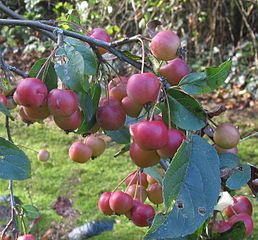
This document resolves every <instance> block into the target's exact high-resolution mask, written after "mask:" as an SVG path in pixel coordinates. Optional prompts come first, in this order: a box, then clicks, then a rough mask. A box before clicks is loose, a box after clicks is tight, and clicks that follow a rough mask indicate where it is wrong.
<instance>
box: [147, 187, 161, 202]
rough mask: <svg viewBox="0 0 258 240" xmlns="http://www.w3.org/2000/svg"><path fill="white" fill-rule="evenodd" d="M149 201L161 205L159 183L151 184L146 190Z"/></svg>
mask: <svg viewBox="0 0 258 240" xmlns="http://www.w3.org/2000/svg"><path fill="white" fill-rule="evenodd" d="M147 194H148V198H149V200H150V201H151V202H152V203H154V204H161V203H163V196H162V187H161V186H160V184H159V183H153V184H151V185H150V186H149V187H148V189H147Z"/></svg>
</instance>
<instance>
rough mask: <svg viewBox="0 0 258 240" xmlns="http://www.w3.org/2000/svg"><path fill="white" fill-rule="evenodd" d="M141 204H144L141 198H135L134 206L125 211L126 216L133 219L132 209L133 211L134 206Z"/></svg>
mask: <svg viewBox="0 0 258 240" xmlns="http://www.w3.org/2000/svg"><path fill="white" fill-rule="evenodd" d="M139 204H142V203H141V202H140V200H138V199H134V200H133V207H132V208H131V209H130V210H129V211H128V212H126V213H125V216H126V217H127V218H128V219H132V215H131V211H132V209H133V208H134V207H136V206H137V205H139Z"/></svg>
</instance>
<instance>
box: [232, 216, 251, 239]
mask: <svg viewBox="0 0 258 240" xmlns="http://www.w3.org/2000/svg"><path fill="white" fill-rule="evenodd" d="M228 222H229V223H230V224H231V225H232V226H233V225H234V224H235V223H237V222H244V224H245V237H246V238H247V237H248V236H249V235H250V233H251V232H252V231H253V229H254V223H253V220H252V218H251V217H250V215H248V214H246V213H240V214H238V215H233V216H232V217H230V218H229V219H228Z"/></svg>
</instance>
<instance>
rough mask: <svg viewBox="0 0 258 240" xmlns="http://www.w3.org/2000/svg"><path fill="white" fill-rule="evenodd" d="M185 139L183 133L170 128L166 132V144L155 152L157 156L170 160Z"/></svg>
mask: <svg viewBox="0 0 258 240" xmlns="http://www.w3.org/2000/svg"><path fill="white" fill-rule="evenodd" d="M185 139H186V137H185V135H184V133H183V132H181V131H180V130H177V129H173V128H170V129H169V130H168V142H167V144H166V146H165V147H164V148H161V149H159V150H158V151H157V152H158V154H159V155H160V156H161V157H162V158H172V157H173V156H174V155H175V153H176V151H177V149H178V148H179V147H180V145H181V144H182V142H183V141H184V140H185Z"/></svg>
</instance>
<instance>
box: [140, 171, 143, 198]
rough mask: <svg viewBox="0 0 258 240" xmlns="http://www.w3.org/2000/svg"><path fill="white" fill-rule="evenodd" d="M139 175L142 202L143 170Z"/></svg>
mask: <svg viewBox="0 0 258 240" xmlns="http://www.w3.org/2000/svg"><path fill="white" fill-rule="evenodd" d="M139 176H140V202H141V203H143V202H142V171H140V172H139Z"/></svg>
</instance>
